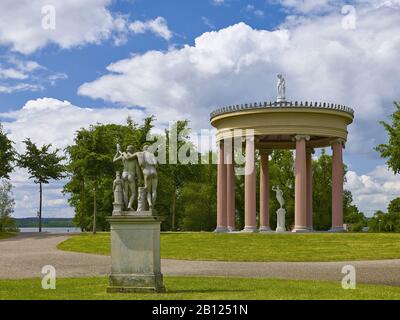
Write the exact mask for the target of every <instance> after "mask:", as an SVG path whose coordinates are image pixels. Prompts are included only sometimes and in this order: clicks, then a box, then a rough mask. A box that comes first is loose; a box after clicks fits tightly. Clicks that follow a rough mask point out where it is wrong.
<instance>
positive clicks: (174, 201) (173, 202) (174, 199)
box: [171, 189, 176, 231]
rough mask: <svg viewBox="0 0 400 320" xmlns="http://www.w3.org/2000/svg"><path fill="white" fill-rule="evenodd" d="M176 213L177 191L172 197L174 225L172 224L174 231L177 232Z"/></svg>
mask: <svg viewBox="0 0 400 320" xmlns="http://www.w3.org/2000/svg"><path fill="white" fill-rule="evenodd" d="M175 212H176V189H175V190H174V194H173V196H172V224H171V229H172V231H175Z"/></svg>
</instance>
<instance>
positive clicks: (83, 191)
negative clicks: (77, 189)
mask: <svg viewBox="0 0 400 320" xmlns="http://www.w3.org/2000/svg"><path fill="white" fill-rule="evenodd" d="M81 192H82V200H81V202H82V205H81V210H82V211H81V231H82V232H84V231H85V210H86V195H85V178H83V180H82V190H81Z"/></svg>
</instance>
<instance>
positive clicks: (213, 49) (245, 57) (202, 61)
mask: <svg viewBox="0 0 400 320" xmlns="http://www.w3.org/2000/svg"><path fill="white" fill-rule="evenodd" d="M341 19H342V15H341V12H340V11H339V12H337V13H332V14H328V15H324V16H313V17H309V18H306V17H302V18H293V17H292V18H291V19H289V20H288V21H287V22H286V23H285V25H284V26H282V28H280V29H278V30H275V31H267V30H255V29H252V28H251V27H249V26H248V25H246V24H244V23H239V24H236V25H233V26H230V27H227V28H225V29H221V30H219V31H213V32H207V33H204V34H203V35H201V36H199V37H198V38H197V39H195V45H194V46H189V45H186V46H184V47H183V48H178V49H176V48H174V49H170V50H169V51H167V52H160V51H149V52H146V53H144V54H137V55H133V56H132V57H130V58H127V59H124V60H120V61H117V62H115V63H112V64H111V65H109V66H108V67H107V71H108V74H106V75H104V76H102V77H100V78H98V79H97V80H95V81H93V82H89V83H85V84H83V85H82V86H81V87H80V88H79V91H78V92H79V94H81V95H85V96H89V97H92V98H101V99H104V100H106V101H113V102H116V103H121V104H124V105H139V106H142V107H144V108H145V109H146V111H147V112H148V113H151V114H157V115H159V116H160V117H161V118H163V119H168V120H170V119H174V118H177V117H178V118H188V119H190V120H191V121H192V123H193V124H194V125H195V127H203V128H205V127H207V126H208V123H209V119H208V113H209V112H210V111H211V110H212V109H214V108H215V107H217V106H220V105H230V104H240V103H245V102H254V101H260V100H264V99H268V100H274V99H275V97H276V92H275V91H276V89H275V85H276V74H277V73H283V74H284V75H285V76H286V79H287V82H286V83H287V96H288V98H289V99H293V100H314V101H326V102H333V103H339V104H344V105H348V106H350V107H353V108H354V109H355V111H356V114H355V116H356V121H355V122H354V123H353V124H352V125H351V126H350V136H349V138H350V140H349V143H348V144H347V146H348V149H347V152H348V153H349V154H367V153H369V154H370V155H372V156H376V154H375V153H374V151H373V150H372V148H373V146H375V145H376V144H378V143H380V142H382V141H383V139H384V131H383V129H382V128H381V126H380V125H379V124H378V123H377V121H378V120H380V119H384V118H385V116H386V115H387V114H389V113H391V111H392V108H393V106H392V101H393V100H396V99H398V97H399V96H400V88H399V86H398V85H397V84H398V83H399V80H400V64H399V63H398V53H399V50H400V37H398V36H396V35H398V34H400V24H399V23H398V21H399V19H400V10H399V9H398V8H394V7H393V8H391V7H390V8H389V7H381V8H368V10H364V9H363V10H359V12H358V20H357V29H355V30H345V29H343V28H342V24H341Z"/></svg>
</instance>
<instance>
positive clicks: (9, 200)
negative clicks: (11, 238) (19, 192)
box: [0, 180, 17, 232]
mask: <svg viewBox="0 0 400 320" xmlns="http://www.w3.org/2000/svg"><path fill="white" fill-rule="evenodd" d="M11 189H12V186H11V183H10V182H8V181H7V180H1V181H0V232H3V231H16V230H17V227H16V225H15V221H14V219H13V218H12V217H11V214H12V213H13V211H14V205H15V201H14V198H13V197H12V193H11Z"/></svg>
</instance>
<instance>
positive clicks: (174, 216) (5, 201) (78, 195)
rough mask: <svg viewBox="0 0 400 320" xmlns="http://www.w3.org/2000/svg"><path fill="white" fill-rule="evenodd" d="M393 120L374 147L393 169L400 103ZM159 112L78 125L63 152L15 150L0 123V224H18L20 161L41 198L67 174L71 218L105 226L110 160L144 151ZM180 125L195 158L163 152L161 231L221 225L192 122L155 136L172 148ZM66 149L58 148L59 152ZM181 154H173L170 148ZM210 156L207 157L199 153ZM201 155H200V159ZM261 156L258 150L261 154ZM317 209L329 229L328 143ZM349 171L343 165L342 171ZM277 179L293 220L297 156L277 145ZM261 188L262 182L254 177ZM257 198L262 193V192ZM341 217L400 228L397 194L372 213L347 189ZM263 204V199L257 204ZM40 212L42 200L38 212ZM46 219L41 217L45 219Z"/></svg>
mask: <svg viewBox="0 0 400 320" xmlns="http://www.w3.org/2000/svg"><path fill="white" fill-rule="evenodd" d="M392 120H393V123H392V124H387V123H383V124H384V126H385V129H386V130H387V131H388V134H389V141H388V144H385V145H380V146H378V147H377V148H376V149H377V150H378V151H379V152H380V153H381V156H382V157H384V158H388V162H387V164H388V166H389V168H391V169H392V170H393V171H394V172H395V173H398V172H400V157H398V155H399V154H400V146H399V144H398V141H400V104H396V111H395V113H393V114H392ZM153 122H154V118H153V117H149V118H146V119H145V120H144V121H143V122H142V123H141V124H138V123H135V122H133V121H132V119H130V118H128V119H127V122H126V124H124V125H117V124H108V125H103V124H96V125H92V126H89V127H88V128H81V129H80V130H78V131H77V132H76V135H75V139H74V141H73V143H72V144H71V145H70V146H68V147H67V148H66V149H65V150H64V153H61V152H62V151H61V150H58V149H56V150H54V149H53V148H52V146H51V145H44V146H37V145H36V144H34V143H33V142H31V141H30V140H29V139H26V140H25V141H24V144H25V147H26V150H25V152H24V153H23V154H18V153H17V152H15V150H14V149H13V143H12V142H11V141H10V140H9V138H8V137H7V134H6V133H5V132H3V130H2V127H1V125H0V180H1V184H0V231H2V230H7V229H13V228H15V227H16V224H15V221H14V220H13V219H12V218H11V214H12V211H13V207H14V200H13V198H12V195H11V184H10V183H9V182H8V181H7V180H8V179H9V173H10V172H11V171H12V170H13V168H14V167H15V166H20V167H22V168H26V169H27V170H28V172H29V173H30V175H31V178H32V179H34V182H35V183H37V184H38V185H39V191H40V192H39V195H40V200H41V199H42V184H45V183H49V181H50V180H53V179H61V178H64V177H66V178H67V181H68V182H67V183H66V185H65V186H64V190H63V192H64V193H65V194H67V196H68V201H69V204H70V205H71V206H72V207H73V208H74V210H75V216H74V218H73V223H74V225H75V226H77V227H80V228H81V229H82V230H85V231H90V230H91V231H96V227H97V229H98V230H108V229H109V225H108V223H107V222H106V217H107V216H109V215H110V214H111V212H112V202H113V191H112V182H113V180H114V177H115V171H121V170H122V164H121V163H113V161H112V160H113V156H114V155H115V152H116V144H117V143H118V144H120V146H121V148H122V149H126V147H127V146H128V145H132V146H133V147H134V149H135V150H142V148H143V146H144V145H145V144H146V143H148V141H147V140H148V136H149V135H150V132H151V131H152V129H153ZM169 130H171V131H175V132H176V133H177V134H178V136H179V140H178V145H177V150H180V149H181V148H182V149H183V152H184V153H187V154H191V155H192V156H191V159H192V160H193V161H192V162H191V163H180V162H179V160H178V162H177V163H176V164H168V163H169V160H170V159H169V157H170V156H171V155H170V154H168V152H167V154H166V160H167V164H160V165H159V166H158V174H159V184H158V185H159V188H158V198H157V203H156V206H155V209H156V210H157V212H158V214H159V215H161V216H163V218H164V222H163V223H162V228H163V230H174V231H176V230H193V231H200V230H204V231H212V230H213V229H214V228H215V224H216V176H217V172H216V171H217V168H216V165H215V164H212V161H211V158H213V157H214V158H215V154H212V153H209V154H206V155H201V154H200V153H199V152H198V151H197V150H196V148H195V146H194V145H193V144H191V143H190V139H189V132H190V130H189V127H188V122H187V121H178V122H177V123H175V125H174V127H173V128H170V129H167V130H165V131H164V133H163V134H161V135H158V137H157V138H159V139H160V140H162V141H164V142H165V143H166V150H169V145H170V143H171V141H169V139H170V138H169V136H170V135H169V133H170V131H169ZM60 153H61V154H60ZM172 156H173V157H176V155H172ZM207 156H208V158H209V160H210V161H208V163H207V164H202V163H201V161H200V158H202V159H203V160H204V158H205V157H207ZM197 160H198V161H197ZM257 160H259V156H258V155H257ZM312 167H313V209H314V210H313V211H314V217H313V222H314V229H315V230H328V229H329V228H330V226H331V212H332V208H331V206H332V204H331V185H332V177H331V172H332V170H331V169H332V157H331V156H330V155H328V154H326V152H325V151H324V150H322V153H321V155H320V156H319V157H318V159H315V160H313V163H312ZM344 171H345V172H346V167H345V170H344ZM257 177H258V178H257V179H259V161H257ZM274 185H276V186H280V188H281V189H282V190H283V192H284V197H285V202H286V204H285V208H286V210H287V217H286V225H287V227H289V228H290V227H291V226H292V225H293V224H294V155H293V152H292V151H290V150H276V151H274V152H272V154H271V156H270V186H271V187H272V186H274ZM269 192H270V224H271V227H272V228H275V226H276V215H275V212H276V210H277V209H278V208H279V205H278V203H277V200H276V198H275V193H273V192H272V191H271V190H270V191H269ZM257 193H259V181H257ZM235 194H236V215H235V216H236V227H237V229H239V230H240V229H241V228H243V226H244V176H236V192H235ZM257 199H259V195H258V197H257ZM343 206H344V208H343V209H344V222H345V223H347V224H349V225H350V227H351V230H352V231H361V230H362V229H363V228H364V227H365V226H367V225H368V227H369V228H370V230H371V231H388V232H390V231H392V232H394V231H400V200H399V199H395V200H393V201H392V202H391V204H390V205H389V208H388V212H386V213H384V212H381V211H378V212H377V213H376V214H375V215H374V217H372V218H369V219H366V218H365V216H364V214H363V213H362V212H360V211H359V210H358V208H357V206H356V205H354V203H353V199H352V194H351V192H350V191H348V190H345V191H344V203H343ZM257 208H259V203H257ZM40 213H41V201H40V207H39V215H40ZM40 221H41V219H39V223H40Z"/></svg>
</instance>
